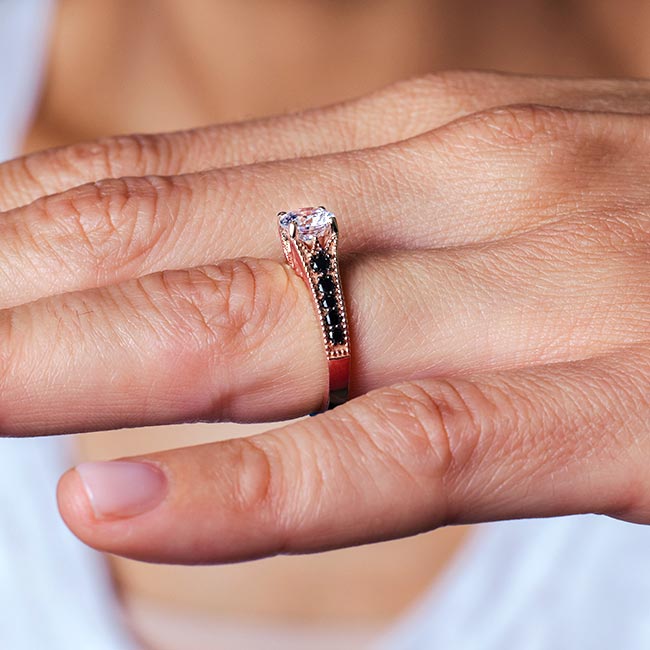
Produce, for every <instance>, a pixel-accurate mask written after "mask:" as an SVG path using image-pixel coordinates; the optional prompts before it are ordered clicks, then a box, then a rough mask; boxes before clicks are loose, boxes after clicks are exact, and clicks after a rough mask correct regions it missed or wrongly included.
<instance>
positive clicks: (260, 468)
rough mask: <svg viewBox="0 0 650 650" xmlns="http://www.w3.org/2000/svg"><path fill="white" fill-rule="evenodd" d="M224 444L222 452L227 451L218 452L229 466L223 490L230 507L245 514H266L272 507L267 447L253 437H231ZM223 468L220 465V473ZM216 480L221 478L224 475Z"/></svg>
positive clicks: (270, 474)
mask: <svg viewBox="0 0 650 650" xmlns="http://www.w3.org/2000/svg"><path fill="white" fill-rule="evenodd" d="M224 445H225V446H224V447H222V451H225V452H226V453H222V454H221V460H222V462H224V463H225V464H226V465H225V466H226V467H228V468H229V470H228V472H227V475H228V477H229V478H230V485H229V486H228V489H227V490H226V491H225V492H226V495H227V505H228V507H229V509H231V510H232V511H233V512H235V513H237V514H244V515H250V514H264V513H266V512H267V511H268V510H269V509H270V508H271V507H272V506H271V502H272V484H273V476H274V472H273V470H272V461H271V459H270V458H269V455H268V453H267V451H266V449H265V448H264V446H262V445H258V444H256V443H255V442H254V440H253V439H252V438H239V439H236V440H230V441H227V442H226V443H224ZM223 467H224V465H221V466H220V469H219V472H220V474H222V473H223ZM219 479H220V481H219ZM217 481H219V482H221V481H223V475H222V476H221V477H217Z"/></svg>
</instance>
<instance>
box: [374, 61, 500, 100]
mask: <svg viewBox="0 0 650 650" xmlns="http://www.w3.org/2000/svg"><path fill="white" fill-rule="evenodd" d="M502 78H503V75H502V74H499V73H495V72H484V71H480V70H442V71H438V72H432V73H429V74H426V75H422V76H419V77H414V78H411V79H405V80H400V81H397V82H394V83H392V84H390V85H389V86H387V87H386V88H384V89H383V90H382V91H379V96H380V97H382V98H385V99H389V100H390V99H393V100H396V99H398V100H403V101H406V100H408V101H409V105H411V102H413V100H415V101H416V102H417V100H420V99H421V100H423V101H426V102H427V103H428V104H429V105H430V104H431V102H432V101H435V102H436V104H437V105H439V102H440V101H443V102H444V104H445V105H449V106H458V107H459V108H460V107H461V106H462V105H464V104H466V103H467V102H468V101H469V102H470V103H472V104H473V103H475V101H476V100H475V98H476V96H477V93H478V92H479V91H480V89H481V88H485V87H488V86H493V85H494V84H495V83H497V82H498V81H500V80H501V79H502ZM416 106H417V103H416Z"/></svg>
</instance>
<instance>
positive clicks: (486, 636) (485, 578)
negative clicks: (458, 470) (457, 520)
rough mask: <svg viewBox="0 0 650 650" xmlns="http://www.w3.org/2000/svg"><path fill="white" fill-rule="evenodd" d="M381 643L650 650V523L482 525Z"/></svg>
mask: <svg viewBox="0 0 650 650" xmlns="http://www.w3.org/2000/svg"><path fill="white" fill-rule="evenodd" d="M475 532H476V534H475V537H474V538H473V539H472V540H471V541H470V543H469V544H468V546H467V547H466V548H465V549H464V550H463V551H461V553H460V555H459V557H458V558H457V560H456V561H455V562H454V564H453V566H452V567H451V569H450V570H449V571H448V572H447V574H446V576H445V578H444V579H443V580H442V581H440V582H439V583H438V584H437V585H436V586H435V587H434V588H432V589H431V590H430V591H429V592H428V593H427V594H425V595H424V596H423V597H422V599H421V600H420V602H419V603H417V605H416V606H415V607H414V608H413V609H412V611H411V612H410V613H409V614H407V615H406V616H405V617H404V618H403V619H402V620H400V621H399V623H398V624H397V625H396V626H394V628H393V629H392V630H391V632H390V633H389V634H387V635H386V637H385V638H384V639H383V641H382V642H381V643H379V644H377V645H376V646H375V650H433V649H435V650H549V649H552V650H579V649H582V648H589V650H611V649H612V648H621V649H625V650H642V649H643V650H646V649H647V648H650V616H648V610H649V608H650V528H649V527H646V526H639V525H635V524H628V523H624V522H621V521H616V520H614V519H609V518H607V517H599V516H595V515H590V516H580V517H565V518H556V519H547V520H537V521H535V520H524V521H510V522H501V523H495V524H486V525H483V526H480V527H478V529H477V530H476V531H475Z"/></svg>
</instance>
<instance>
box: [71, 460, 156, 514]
mask: <svg viewBox="0 0 650 650" xmlns="http://www.w3.org/2000/svg"><path fill="white" fill-rule="evenodd" d="M76 470H77V474H79V476H80V477H81V480H82V482H83V484H84V487H85V488H86V493H87V494H88V498H89V499H90V503H91V505H92V507H93V510H94V511H95V516H96V517H97V518H98V519H104V518H110V517H133V516H134V515H139V514H142V513H143V512H147V511H148V510H151V509H153V508H154V507H155V506H157V505H158V504H159V503H160V502H161V501H162V500H163V498H164V497H165V494H166V492H167V478H166V477H165V475H164V474H163V472H162V471H161V470H160V469H159V468H158V467H157V466H156V465H154V464H153V463H146V462H145V463H142V462H134V461H120V460H113V461H109V462H101V463H81V465H77V467H76Z"/></svg>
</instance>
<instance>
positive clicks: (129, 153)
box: [55, 134, 176, 179]
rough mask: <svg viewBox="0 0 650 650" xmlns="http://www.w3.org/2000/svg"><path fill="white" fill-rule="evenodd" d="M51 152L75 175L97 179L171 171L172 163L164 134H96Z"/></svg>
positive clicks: (167, 141) (173, 160)
mask: <svg viewBox="0 0 650 650" xmlns="http://www.w3.org/2000/svg"><path fill="white" fill-rule="evenodd" d="M55 155H56V158H57V160H58V161H59V164H63V165H64V167H65V168H68V169H70V170H71V171H72V172H74V174H75V175H76V176H85V177H89V176H93V177H94V178H98V179H99V178H119V177H122V176H124V175H125V174H127V175H129V176H135V175H144V174H150V173H152V171H154V170H157V169H164V170H165V173H173V169H174V168H175V167H176V164H175V157H176V154H175V151H174V149H173V148H172V147H171V146H170V143H169V138H168V136H167V135H165V134H161V135H153V134H132V135H118V136H112V137H107V138H100V139H98V140H95V141H90V142H81V143H79V144H73V145H70V146H68V147H63V148H61V149H58V150H56V153H55Z"/></svg>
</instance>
